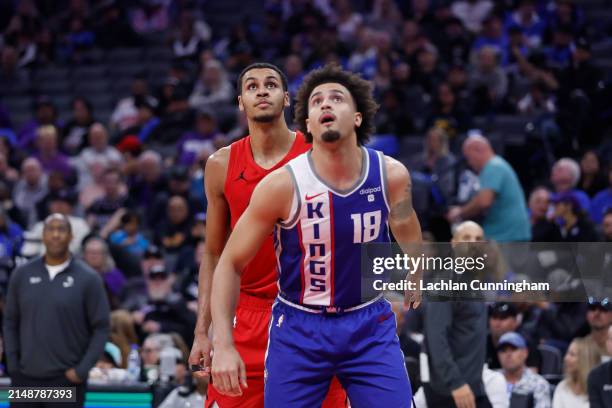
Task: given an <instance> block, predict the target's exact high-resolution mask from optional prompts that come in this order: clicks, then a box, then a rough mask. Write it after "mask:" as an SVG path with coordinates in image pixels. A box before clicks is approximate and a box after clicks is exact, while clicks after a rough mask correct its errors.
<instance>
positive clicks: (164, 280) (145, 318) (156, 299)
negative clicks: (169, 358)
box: [132, 266, 196, 344]
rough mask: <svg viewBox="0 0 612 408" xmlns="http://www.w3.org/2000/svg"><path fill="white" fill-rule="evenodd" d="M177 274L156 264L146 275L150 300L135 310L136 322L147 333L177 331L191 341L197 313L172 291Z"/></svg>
mask: <svg viewBox="0 0 612 408" xmlns="http://www.w3.org/2000/svg"><path fill="white" fill-rule="evenodd" d="M175 279H176V277H175V275H174V274H173V273H170V272H168V271H167V270H166V268H165V267H163V266H154V267H152V268H151V270H149V273H148V275H147V292H148V301H147V303H146V304H145V305H143V306H142V307H141V308H140V309H137V310H136V311H134V312H133V313H132V316H133V317H134V321H135V323H136V324H137V325H138V326H139V327H140V329H141V330H142V331H143V332H144V333H146V334H154V333H171V332H176V333H178V334H180V335H181V337H182V338H183V340H184V341H185V343H187V344H191V341H192V340H193V328H194V327H195V318H196V316H195V313H194V312H193V311H191V310H189V308H188V307H187V303H186V302H185V300H184V299H183V298H182V297H181V296H180V295H179V294H178V293H175V292H173V290H172V286H173V284H174V282H175Z"/></svg>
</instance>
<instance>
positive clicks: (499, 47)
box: [466, 2, 508, 63]
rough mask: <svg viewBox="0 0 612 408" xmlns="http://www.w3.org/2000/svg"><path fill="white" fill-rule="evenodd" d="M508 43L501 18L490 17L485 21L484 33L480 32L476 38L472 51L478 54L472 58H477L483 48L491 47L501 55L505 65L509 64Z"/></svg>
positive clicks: (493, 15)
mask: <svg viewBox="0 0 612 408" xmlns="http://www.w3.org/2000/svg"><path fill="white" fill-rule="evenodd" d="M466 3H468V2H466ZM468 28H469V27H468ZM507 41H508V37H507V36H506V35H505V33H504V27H503V24H502V21H501V19H500V18H499V16H497V15H495V14H491V15H489V16H488V17H487V18H486V19H485V20H484V21H483V28H482V31H480V35H478V37H476V39H475V40H474V42H473V44H472V50H473V51H475V52H476V53H475V54H474V55H473V56H472V59H475V58H476V57H477V52H478V51H479V50H480V49H481V48H483V47H490V48H493V49H494V50H495V51H496V52H497V53H498V55H501V59H502V61H503V62H504V63H505V62H507V61H508V55H507V49H506V45H507Z"/></svg>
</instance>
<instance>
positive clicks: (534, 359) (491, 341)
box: [487, 303, 541, 372]
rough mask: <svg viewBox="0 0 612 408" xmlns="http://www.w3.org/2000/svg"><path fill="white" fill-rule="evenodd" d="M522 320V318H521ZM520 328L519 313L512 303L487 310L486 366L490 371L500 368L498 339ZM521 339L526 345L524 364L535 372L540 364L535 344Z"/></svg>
mask: <svg viewBox="0 0 612 408" xmlns="http://www.w3.org/2000/svg"><path fill="white" fill-rule="evenodd" d="M521 318H522V316H521ZM519 326H520V321H519V313H518V310H517V309H516V306H515V305H514V304H512V303H495V304H494V305H493V306H492V307H491V308H490V309H489V335H488V336H487V364H488V366H489V368H490V369H492V370H497V369H499V368H501V365H500V361H499V358H498V353H497V350H498V348H499V344H500V339H501V338H502V337H503V335H504V334H506V333H510V332H518V329H519ZM522 336H523V339H524V340H525V342H526V344H527V352H528V356H527V360H526V361H525V364H526V365H527V367H529V368H530V369H532V370H534V371H536V372H537V370H538V368H539V367H540V363H541V356H540V353H539V351H538V349H537V347H536V344H535V342H533V341H530V340H531V339H526V338H525V335H523V334H522Z"/></svg>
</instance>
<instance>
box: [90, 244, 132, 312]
mask: <svg viewBox="0 0 612 408" xmlns="http://www.w3.org/2000/svg"><path fill="white" fill-rule="evenodd" d="M83 260H84V261H85V263H87V265H89V266H90V267H91V268H92V269H93V270H94V271H96V272H97V273H98V274H99V275H100V277H101V278H102V280H103V281H104V287H105V289H106V294H107V296H108V300H109V304H110V306H111V310H114V309H117V308H118V307H119V304H120V301H119V297H120V295H121V292H122V290H123V287H124V286H125V276H124V275H123V273H122V272H121V271H120V270H119V269H117V267H116V266H115V262H114V261H113V258H112V257H111V254H110V251H109V249H108V244H107V243H106V241H104V240H103V239H101V238H98V237H91V238H89V239H86V240H85V242H84V243H83Z"/></svg>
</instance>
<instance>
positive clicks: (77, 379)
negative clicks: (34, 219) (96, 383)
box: [4, 213, 110, 407]
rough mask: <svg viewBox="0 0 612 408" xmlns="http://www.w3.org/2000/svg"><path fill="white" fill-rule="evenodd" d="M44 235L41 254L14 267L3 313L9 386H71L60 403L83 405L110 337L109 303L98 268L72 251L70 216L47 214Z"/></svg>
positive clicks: (31, 405)
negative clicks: (69, 394)
mask: <svg viewBox="0 0 612 408" xmlns="http://www.w3.org/2000/svg"><path fill="white" fill-rule="evenodd" d="M42 240H43V244H44V246H45V255H44V256H42V257H39V258H36V259H34V260H33V261H31V262H28V263H27V264H25V265H23V266H21V267H19V268H17V269H16V270H15V271H14V272H13V274H12V275H11V279H10V282H9V287H8V295H7V299H6V309H5V315H4V339H5V346H6V361H7V365H8V370H9V374H10V376H11V381H12V386H13V387H35V388H41V387H54V388H55V387H72V393H73V396H75V399H74V400H73V401H75V402H73V403H72V404H62V405H61V406H66V407H68V406H73V407H82V406H83V404H84V401H85V388H86V384H87V375H88V373H89V370H90V369H91V368H92V367H93V366H94V364H95V363H96V361H98V358H99V357H100V356H101V355H102V352H103V351H104V345H105V343H106V341H107V340H108V336H109V332H110V308H109V305H108V300H107V298H106V292H105V290H104V284H103V282H102V279H101V278H100V276H99V275H98V273H96V272H95V271H94V270H92V269H91V268H90V267H89V266H87V265H86V264H85V263H84V262H82V261H80V260H78V259H74V258H73V257H72V254H71V253H70V249H69V246H70V241H71V240H72V228H71V226H70V221H69V220H68V217H67V216H65V215H62V214H59V213H54V214H51V215H50V216H48V217H47V218H46V219H45V221H44V226H43V234H42ZM16 401H17V400H13V401H11V406H13V403H14V402H16ZM50 401H51V400H50ZM56 403H57V400H56V401H55V402H50V403H30V405H28V406H29V407H51V406H55V405H53V404H56ZM15 406H19V404H17V405H15Z"/></svg>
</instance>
